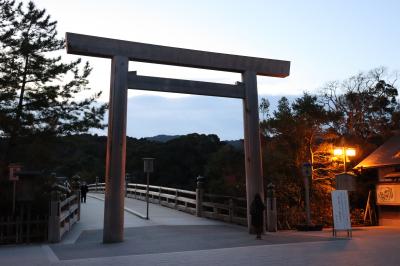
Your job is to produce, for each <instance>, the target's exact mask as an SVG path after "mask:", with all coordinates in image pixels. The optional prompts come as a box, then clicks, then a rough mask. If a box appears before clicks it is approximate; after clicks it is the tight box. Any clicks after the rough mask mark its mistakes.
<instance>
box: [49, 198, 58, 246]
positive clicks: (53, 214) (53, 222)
mask: <svg viewBox="0 0 400 266" xmlns="http://www.w3.org/2000/svg"><path fill="white" fill-rule="evenodd" d="M51 194H52V196H51V201H50V215H49V228H48V230H49V232H48V239H49V242H51V243H57V242H60V240H61V237H60V213H61V209H60V192H58V191H52V193H51Z"/></svg>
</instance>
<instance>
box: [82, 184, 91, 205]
mask: <svg viewBox="0 0 400 266" xmlns="http://www.w3.org/2000/svg"><path fill="white" fill-rule="evenodd" d="M88 191H89V188H88V186H87V185H86V183H84V184H83V185H81V202H84V203H86V194H87V193H88Z"/></svg>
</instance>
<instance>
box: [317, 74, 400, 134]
mask: <svg viewBox="0 0 400 266" xmlns="http://www.w3.org/2000/svg"><path fill="white" fill-rule="evenodd" d="M396 81H397V76H396V75H393V76H390V75H388V73H387V71H386V69H385V68H376V69H373V70H371V71H369V72H367V73H364V72H362V73H359V74H358V75H355V76H353V77H351V78H349V79H347V80H345V81H343V82H337V81H335V82H331V83H329V84H327V85H326V86H325V87H324V88H323V91H322V97H323V99H324V103H325V106H326V107H327V108H329V109H330V110H333V111H335V112H339V113H341V114H343V116H342V119H339V120H337V123H336V128H337V130H338V131H339V132H340V133H341V134H342V135H347V136H352V137H356V138H360V139H362V140H364V141H368V140H370V139H372V138H375V137H377V136H385V135H388V133H390V131H391V130H395V129H399V111H400V105H399V102H398V100H397V96H398V91H397V88H396Z"/></svg>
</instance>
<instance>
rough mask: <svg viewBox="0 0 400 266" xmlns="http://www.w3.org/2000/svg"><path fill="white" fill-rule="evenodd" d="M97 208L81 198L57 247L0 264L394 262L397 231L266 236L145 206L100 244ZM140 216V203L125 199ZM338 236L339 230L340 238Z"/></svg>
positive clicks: (14, 254) (3, 251)
mask: <svg viewBox="0 0 400 266" xmlns="http://www.w3.org/2000/svg"><path fill="white" fill-rule="evenodd" d="M103 205H104V203H103V202H102V201H101V200H99V199H95V198H88V202H87V203H86V205H83V207H82V217H81V221H80V222H79V223H78V224H77V225H76V226H75V227H74V229H73V231H72V232H70V233H69V234H68V236H66V237H65V238H64V239H63V241H62V243H59V244H54V245H47V244H43V245H26V246H2V247H0V266H3V265H4V266H5V265H7V266H8V265H96V266H101V265H113V266H115V265H139V266H140V265H160V266H161V265H162V266H167V265H199V266H200V265H202V266H203V265H232V266H235V265H335V266H336V265H363V266H365V265H385V266H386V265H400V248H399V246H400V237H399V236H400V228H388V227H374V228H372V227H371V228H360V229H358V230H355V231H354V232H353V238H352V239H350V240H349V239H346V238H340V239H332V238H331V232H330V231H323V232H293V231H285V232H279V233H273V234H267V235H265V236H264V239H263V240H262V241H257V240H255V239H254V238H253V236H250V235H248V234H247V233H246V229H245V228H243V227H240V226H235V225H229V224H224V223H220V222H216V221H212V220H208V219H201V218H197V217H194V216H192V215H189V214H186V213H182V212H178V211H175V210H171V209H167V208H163V207H160V206H157V205H151V206H150V218H151V220H150V221H147V220H143V219H141V218H139V217H137V216H134V215H132V214H130V213H127V212H126V213H125V227H126V228H125V241H124V242H123V243H118V244H108V245H104V244H102V243H101V235H102V231H101V228H102V224H103V213H102V212H103ZM126 206H127V207H129V208H131V209H133V210H135V211H138V212H142V213H143V210H144V208H145V205H144V203H143V202H140V201H135V200H132V199H127V200H126ZM343 235H344V233H343Z"/></svg>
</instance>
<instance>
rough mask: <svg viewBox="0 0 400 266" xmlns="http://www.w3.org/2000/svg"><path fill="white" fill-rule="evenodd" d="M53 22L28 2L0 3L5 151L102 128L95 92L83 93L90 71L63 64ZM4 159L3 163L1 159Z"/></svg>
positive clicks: (0, 121)
mask: <svg viewBox="0 0 400 266" xmlns="http://www.w3.org/2000/svg"><path fill="white" fill-rule="evenodd" d="M56 26H57V22H56V21H53V20H52V19H51V17H50V16H49V15H48V14H47V13H46V10H45V9H38V8H37V7H36V6H35V4H34V3H33V2H31V1H30V2H29V3H27V4H26V5H24V4H23V3H22V2H18V3H16V1H10V0H0V137H2V138H3V139H4V138H5V139H7V140H8V145H7V146H8V151H6V152H3V154H4V153H8V154H9V153H10V147H12V146H15V145H16V143H17V141H18V139H19V138H22V137H32V136H37V135H42V136H43V135H46V136H60V135H68V134H74V133H84V132H87V131H88V130H89V129H91V128H104V126H105V125H104V124H103V123H102V121H103V116H104V113H105V110H106V107H107V106H106V105H104V104H103V105H101V104H98V103H96V100H97V99H98V98H99V97H100V95H101V92H99V93H95V94H94V95H93V96H91V97H89V98H85V99H83V100H77V97H76V96H77V95H79V93H80V92H82V91H85V90H89V89H90V87H89V86H88V85H89V84H88V80H87V78H88V76H89V74H90V72H91V70H92V69H91V67H90V65H89V64H88V63H86V64H83V65H82V64H81V60H80V59H78V60H76V61H73V62H69V63H65V61H64V60H62V57H61V56H60V54H62V53H64V52H63V51H62V49H64V47H65V42H64V40H63V39H61V38H59V37H58V33H57V30H56ZM3 159H4V158H3Z"/></svg>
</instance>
